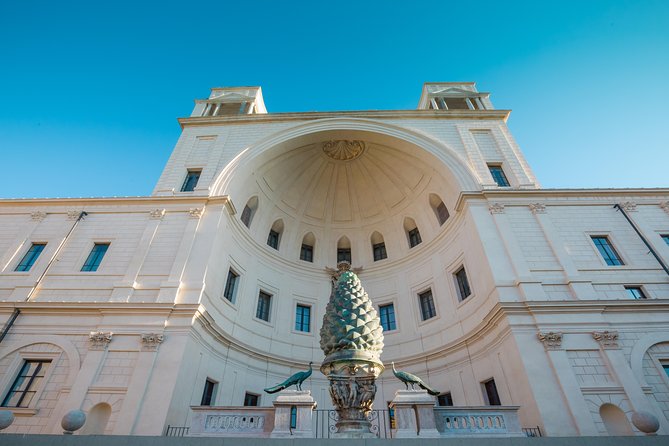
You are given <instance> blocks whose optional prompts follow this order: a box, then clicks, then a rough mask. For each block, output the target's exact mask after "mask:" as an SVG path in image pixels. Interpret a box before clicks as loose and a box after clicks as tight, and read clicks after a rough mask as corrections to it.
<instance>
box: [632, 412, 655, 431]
mask: <svg viewBox="0 0 669 446" xmlns="http://www.w3.org/2000/svg"><path fill="white" fill-rule="evenodd" d="M632 424H634V426H636V428H637V429H639V430H640V431H641V432H643V433H645V434H654V433H655V432H657V430H658V429H659V428H660V421H659V420H658V419H657V417H656V416H655V415H653V414H652V413H648V412H634V413H633V414H632Z"/></svg>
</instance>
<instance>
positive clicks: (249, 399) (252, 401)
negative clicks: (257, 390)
mask: <svg viewBox="0 0 669 446" xmlns="http://www.w3.org/2000/svg"><path fill="white" fill-rule="evenodd" d="M258 399H259V398H258V395H256V394H253V393H248V392H246V395H244V405H245V406H257V405H258Z"/></svg>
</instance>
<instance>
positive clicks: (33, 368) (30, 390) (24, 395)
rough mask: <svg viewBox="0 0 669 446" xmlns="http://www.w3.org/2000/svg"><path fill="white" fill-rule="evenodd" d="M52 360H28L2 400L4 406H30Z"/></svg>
mask: <svg viewBox="0 0 669 446" xmlns="http://www.w3.org/2000/svg"><path fill="white" fill-rule="evenodd" d="M50 363H51V360H26V361H25V362H24V363H23V366H22V367H21V370H20V371H19V374H18V375H17V377H16V378H15V379H14V383H13V384H12V387H11V388H10V389H9V392H7V395H6V396H5V399H4V400H2V407H28V406H30V402H31V401H32V400H33V397H34V396H35V392H36V391H37V388H38V387H39V385H40V383H41V382H42V379H44V375H45V374H46V370H47V369H48V368H49V364H50Z"/></svg>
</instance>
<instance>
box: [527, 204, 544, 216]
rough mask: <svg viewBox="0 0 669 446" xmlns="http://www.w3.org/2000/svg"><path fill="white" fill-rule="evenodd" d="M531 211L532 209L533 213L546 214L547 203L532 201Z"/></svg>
mask: <svg viewBox="0 0 669 446" xmlns="http://www.w3.org/2000/svg"><path fill="white" fill-rule="evenodd" d="M530 211H532V213H533V214H545V213H546V205H545V204H543V203H531V204H530Z"/></svg>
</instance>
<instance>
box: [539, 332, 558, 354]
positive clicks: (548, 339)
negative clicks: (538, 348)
mask: <svg viewBox="0 0 669 446" xmlns="http://www.w3.org/2000/svg"><path fill="white" fill-rule="evenodd" d="M537 336H538V337H539V340H540V341H541V342H543V343H544V347H545V348H546V350H559V349H561V348H562V333H561V332H559V331H549V332H546V333H542V332H539V333H538V334H537Z"/></svg>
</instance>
